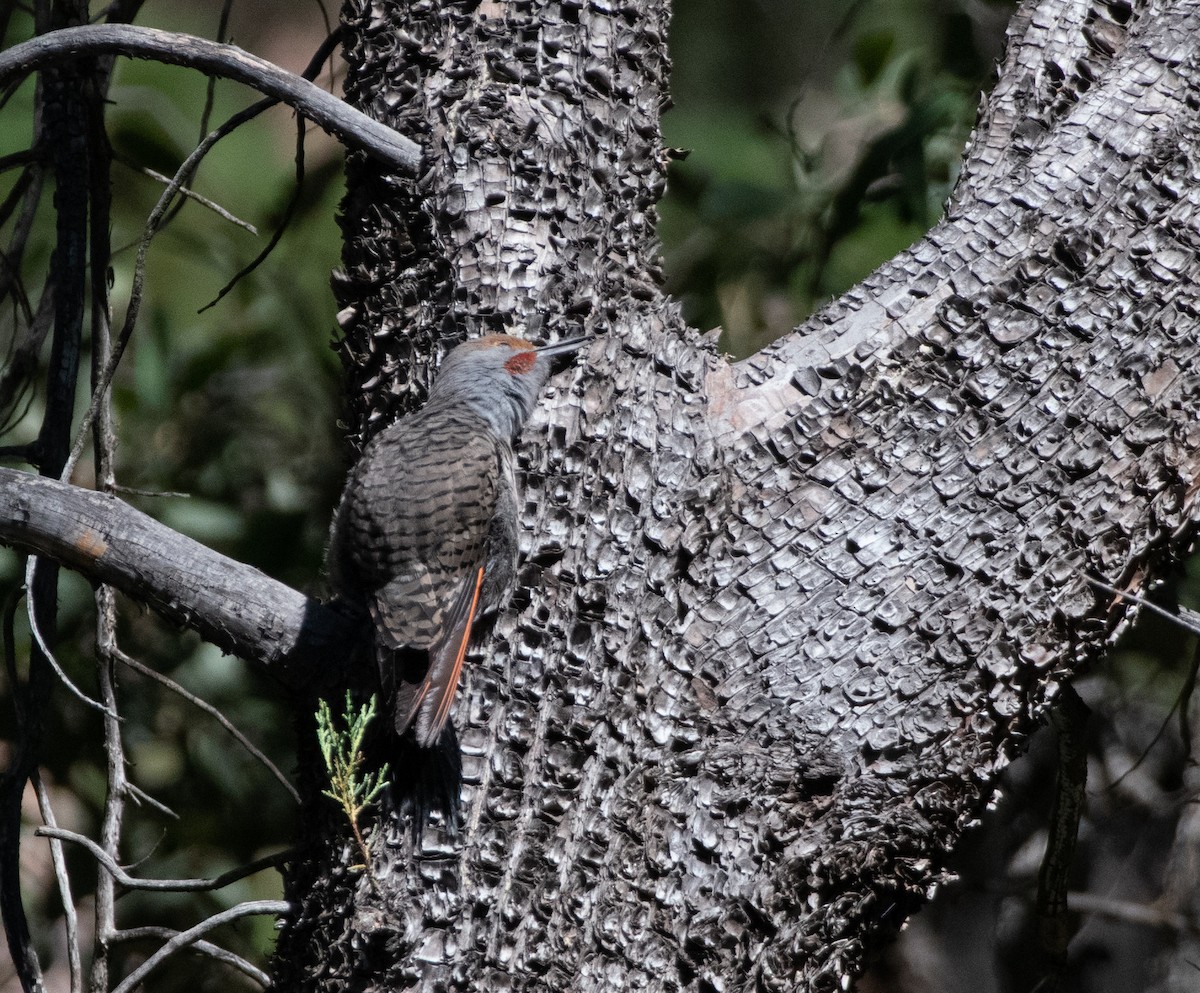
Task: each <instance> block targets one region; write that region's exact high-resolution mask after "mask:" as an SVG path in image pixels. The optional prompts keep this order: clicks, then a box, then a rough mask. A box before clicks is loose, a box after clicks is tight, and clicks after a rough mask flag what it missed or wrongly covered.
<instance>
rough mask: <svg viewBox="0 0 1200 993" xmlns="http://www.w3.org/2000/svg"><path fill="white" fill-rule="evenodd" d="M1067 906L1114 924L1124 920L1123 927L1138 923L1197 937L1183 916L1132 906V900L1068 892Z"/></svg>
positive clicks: (1199, 928)
mask: <svg viewBox="0 0 1200 993" xmlns="http://www.w3.org/2000/svg"><path fill="white" fill-rule="evenodd" d="M1067 906H1069V907H1070V908H1071V910H1073V911H1074V912H1075V913H1077V914H1092V915H1093V916H1096V917H1107V918H1108V919H1109V920H1113V921H1124V922H1125V923H1126V924H1140V925H1142V926H1144V927H1152V928H1158V929H1160V930H1163V931H1173V932H1174V933H1175V934H1178V935H1185V934H1189V935H1192V936H1194V937H1200V924H1197V922H1196V921H1193V920H1191V919H1190V918H1189V917H1188V916H1187V915H1186V914H1181V913H1179V912H1177V911H1174V910H1170V909H1169V908H1165V907H1159V906H1155V905H1152V904H1144V903H1134V902H1133V901H1131V900H1116V899H1114V898H1112V897H1107V896H1100V895H1099V894H1096V893H1071V894H1069V895H1068V896H1067Z"/></svg>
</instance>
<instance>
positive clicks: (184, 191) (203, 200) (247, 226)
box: [113, 155, 258, 236]
mask: <svg viewBox="0 0 1200 993" xmlns="http://www.w3.org/2000/svg"><path fill="white" fill-rule="evenodd" d="M113 157H114V158H115V159H116V161H118V162H120V163H121V165H123V166H125V168H127V169H132V170H133V171H134V172H140V173H141V174H142V175H143V176H147V177H149V178H150V179H153V180H154V181H155V182H157V183H163V184H167V183H170V182H171V177H170V176H164V175H163V174H162V173H161V172H159V171H157V170H156V169H151V168H150V167H149V166H145V165H138V163H136V162H134V161H132V160H131V159H129V158H127V157H126V156H124V155H114V156H113ZM179 194H180V196H183V197H186V198H187V199H189V200H194V201H195V202H196V203H198V204H200V206H201V207H207V208H208V209H209V210H211V211H212V212H213V213H214V214H216V215H217V216H218V217H221V218H224V219H225V220H227V221H229V223H230V224H236V225H237V226H238V227H239V228H242V229H243V230H245V231H249V232H250V233H251V234H252V235H255V236H257V235H258V228H256V227H255V226H254V225H253V224H251V223H250V222H249V221H243V220H242V219H241V218H240V217H238V216H237V215H236V214H233V213H231V212H230V211H228V210H226V209H225V208H224V207H222V206H221V205H220V204H219V203H217V202H216V201H215V200H210V199H209V198H208V197H206V196H204V194H202V193H197V192H196V191H195V190H193V189H191V188H190V187H188V186H180V187H179Z"/></svg>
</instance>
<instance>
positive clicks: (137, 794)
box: [124, 780, 179, 821]
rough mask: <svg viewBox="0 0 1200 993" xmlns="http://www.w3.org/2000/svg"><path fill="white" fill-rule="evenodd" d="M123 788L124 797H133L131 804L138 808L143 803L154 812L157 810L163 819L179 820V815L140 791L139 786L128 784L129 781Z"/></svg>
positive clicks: (127, 781)
mask: <svg viewBox="0 0 1200 993" xmlns="http://www.w3.org/2000/svg"><path fill="white" fill-rule="evenodd" d="M124 788H125V793H126V795H127V796H131V797H133V802H134V803H136V804H138V805H139V806H140V805H141V804H143V803H144V804H146V806H148V807H151V808H153V809H154V810H157V811H158V812H159V813H160V814H162V815H163V816H164V817H169V818H171V820H173V821H177V820H179V815H178V814H177V813H175V811H173V810H172V809H171V808H170V807H168V806H167V805H166V804H165V803H163V802H162V801H161V800H156V799H155V798H154V797H152V796H151V795H150V794H149V793H147V792H146V791H145V790H144V789H142V788H141V787H140V786H138V785H137V783H131V782H129V780H126V781H125V787H124Z"/></svg>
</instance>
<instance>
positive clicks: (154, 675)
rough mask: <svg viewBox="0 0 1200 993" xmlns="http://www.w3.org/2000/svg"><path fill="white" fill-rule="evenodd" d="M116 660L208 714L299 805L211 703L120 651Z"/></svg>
mask: <svg viewBox="0 0 1200 993" xmlns="http://www.w3.org/2000/svg"><path fill="white" fill-rule="evenodd" d="M117 658H118V659H119V660H120V661H121V662H123V663H124V664H125V665H127V666H128V667H129V668H130V669H133V670H134V671H135V672H140V673H141V674H142V675H143V676H147V677H149V678H150V679H153V680H156V681H157V682H159V683H161V684H162V685H163V686H165V687H167V689H169V690H170V691H171V692H172V693H177V694H178V695H179V696H181V697H183V699H185V700H186V701H187V702H188V703H190V704H192V705H193V706H195V707H199V708H200V709H201V710H203V711H204V712H205V713H206V714H208V715H209V716H210V717H212V718H213V720H215V721H216V722H217V723H218V724H220V725H221V727H223V728H224V729H225V730H226V731H228V732H229V733H230V734H231V735H233V737H234V738H235V739H236V740H237V742H238V744H240V745H241V746H242V747H243V748H244V749H246V751H248V752H249V753H250V754H251V755H253V756H254V757H255V758H256V759H258V761H259V762H261V763H262V764H263V765H264V766H266V768H267V771H268V772H270V773H271V775H272V776H274V777H275V778H276V779H278V780H279V782H281V783H282V784H283V788H284V789H286V790H287V791H288V792H289V793H290V794H291V795H292V798H293V799H294V800H295V801H296V803H297V804H298V803H300V794H299V792H297V790H296V787H294V786H293V785H292V784H291V783H290V782H289V781H288V778H287V776H285V775H284V774H283V773H282V772H281V771H280V770H279V767H278V766H276V765H275V763H274V762H272V761H271V760H270V759H269V758H267V756H266V755H265V754H263V752H262V751H261V750H260V749H259V748H258V747H257V746H256V745H255V744H254V742H252V741H251V740H250V739H249V738H247V737H246V736H245V735H244V734H243V733H242V732H241V731H240V730H238V728H237V727H236V726H235V725H234V724H233V722H232V721H230V720H229V718H228V717H226V716H225V715H224V714H222V713H221V711H219V710H218V709H217V708H216V707H214V706H213V705H212V704H211V703H209V702H208V701H207V700H202V699H200V697H198V696H196V695H195V694H194V693H191V692H190V691H188V690H186V689H184V688H183V687H182V686H180V685H179V684H178V683H177V682H175V680H173V679H172V678H171V677H170V676H164V675H163V674H162V673H161V672H157V671H156V670H154V669H151V668H150V667H149V666H148V665H144V664H143V663H141V662H139V661H138V660H137V659H135V658H131V657H130V656H128V655H126V654H125V653H124V652H122V651H119V650H118V652H117Z"/></svg>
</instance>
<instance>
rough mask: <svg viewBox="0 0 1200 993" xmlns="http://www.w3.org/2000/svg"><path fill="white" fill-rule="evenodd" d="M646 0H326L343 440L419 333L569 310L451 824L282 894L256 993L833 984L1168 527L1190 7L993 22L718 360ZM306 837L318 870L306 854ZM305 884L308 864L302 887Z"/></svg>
mask: <svg viewBox="0 0 1200 993" xmlns="http://www.w3.org/2000/svg"><path fill="white" fill-rule="evenodd" d="M666 19H667V11H666V9H665V5H663V4H650V3H641V4H636V5H627V6H624V7H615V8H605V7H600V6H596V5H581V4H578V3H575V2H564V3H546V4H533V3H512V4H504V5H497V4H491V3H484V4H481V5H479V6H478V7H470V8H462V7H458V6H456V5H445V6H444V7H443V6H442V5H440V4H438V3H434V2H428V3H417V4H403V5H395V6H394V7H389V8H387V9H386V10H382V11H381V9H380V8H379V7H378V5H365V4H362V5H359V4H355V3H351V4H349V5H348V6H347V9H346V14H345V21H346V24H347V25H348V27H349V29H350V32H351V41H350V42H349V44H348V46H347V58H348V60H349V62H350V65H351V75H350V79H349V81H348V84H347V96H348V99H350V100H351V101H352V102H354V103H356V104H358V105H359V106H361V107H363V109H366V110H368V111H369V112H370V113H371V114H373V115H375V116H378V117H380V118H381V119H383V120H385V121H387V122H389V123H391V124H392V125H393V126H395V127H396V128H397V129H398V130H400V131H401V132H403V133H405V134H410V135H413V136H420V138H421V140H422V141H423V143H424V146H425V152H426V167H425V170H424V173H423V176H422V178H421V180H420V181H419V182H418V183H417V184H416V185H415V186H413V187H407V186H401V185H398V184H393V183H391V182H390V181H389V180H387V178H386V177H384V176H381V175H380V174H379V172H378V170H377V169H376V167H374V166H373V165H372V164H371V163H369V162H366V161H359V162H357V163H356V164H355V165H354V167H353V168H352V169H351V173H350V178H351V186H350V192H349V194H348V197H347V201H346V205H345V212H344V219H343V228H344V230H345V232H346V235H347V246H346V253H345V259H346V269H345V272H344V274H343V275H342V276H340V277H339V279H338V280H337V289H338V292H339V295H340V298H341V300H342V302H343V304H344V306H345V310H344V311H343V315H342V316H343V330H344V334H345V338H344V341H343V354H344V356H345V357H346V359H347V366H348V368H349V370H350V375H351V379H352V382H353V384H354V391H353V394H352V397H351V406H352V411H353V424H354V427H355V430H356V432H357V435H358V437H359V439H360V440H361V439H362V438H363V437H365V436H367V435H368V434H369V433H370V431H371V430H372V426H373V425H374V424H375V423H378V422H380V421H382V420H384V419H386V418H388V417H390V415H392V414H393V413H394V412H395V410H397V409H403V408H407V407H408V406H410V405H411V404H413V403H414V402H416V400H418V399H419V397H420V396H421V395H422V393H423V390H424V388H425V386H426V385H427V383H428V378H429V375H430V370H431V369H432V367H433V363H432V361H431V359H432V355H433V353H434V351H435V349H434V343H435V342H436V343H438V344H439V346H444V345H445V344H447V343H449V342H453V341H456V340H459V339H461V338H463V337H466V336H470V335H474V334H479V333H483V332H486V331H498V330H503V331H509V332H514V333H518V334H527V335H530V336H543V335H546V334H550V333H552V334H555V335H562V334H568V333H574V332H576V331H578V330H581V329H582V330H585V331H589V332H592V333H594V334H596V335H597V336H598V338H599V340H598V341H597V342H596V343H595V344H594V345H593V346H592V348H591V350H590V352H589V354H588V355H587V357H586V358H585V359H584V360H583V362H582V363H581V368H580V369H578V370H577V371H576V372H574V373H572V374H569V375H566V376H564V377H562V378H561V379H560V380H559V381H558V383H557V388H556V390H555V392H554V393H553V394H552V395H551V396H550V398H549V399H548V400H547V402H546V403H545V404H544V406H543V408H542V409H541V411H540V413H539V415H538V416H537V417H536V418H535V422H534V423H533V424H532V425H531V426H530V428H529V429H528V430H527V432H526V435H525V438H524V441H523V448H522V453H523V469H524V478H525V487H526V493H527V497H526V514H525V519H524V521H523V523H524V527H525V537H526V539H527V542H528V549H527V559H526V566H525V571H524V573H523V578H524V581H525V586H526V587H527V589H528V592H527V593H526V594H524V595H523V596H520V597H519V598H518V600H517V603H516V604H515V606H514V608H513V609H512V610H511V611H509V613H508V614H506V615H505V616H504V617H503V618H502V619H501V621H500V623H499V625H498V627H497V630H496V632H495V634H494V637H493V638H492V640H491V641H490V642H489V643H488V644H487V645H486V647H485V649H484V650H483V651H482V652H481V653H480V657H478V658H475V659H473V665H472V668H471V670H470V672H469V674H468V676H467V680H466V686H465V688H464V691H463V693H462V697H461V702H460V704H459V706H458V708H457V715H456V722H457V724H458V726H459V728H460V734H461V737H462V740H463V746H464V753H465V757H466V768H467V787H466V791H465V809H466V823H467V827H466V831H465V836H464V837H463V838H462V839H461V841H460V842H457V843H454V844H450V843H442V842H441V841H440V840H439V839H436V838H435V839H433V840H432V841H431V842H430V843H429V844H428V845H427V848H426V850H425V851H424V852H418V853H410V851H409V849H408V847H407V845H406V843H405V841H404V840H403V839H398V838H396V837H395V836H393V835H391V834H388V835H387V836H386V843H384V842H383V841H382V840H381V842H380V843H379V845H378V848H377V852H376V856H375V858H376V871H377V875H378V877H379V879H380V880H381V883H382V890H383V892H382V893H381V894H379V895H377V894H375V893H374V892H373V891H372V889H371V888H370V886H369V885H368V883H367V881H366V880H364V879H355V878H352V877H349V876H347V875H346V874H343V875H342V877H341V878H340V879H339V880H337V884H334V882H333V880H334V877H335V873H333V872H331V871H330V866H331V865H338V864H339V862H342V861H344V860H345V858H346V855H345V854H344V853H345V847H344V831H342V832H341V833H340V834H338V835H337V836H336V837H316V838H313V839H311V841H312V844H313V845H314V848H313V854H312V861H311V862H310V863H309V864H308V865H307V866H301V867H299V868H297V869H296V870H295V873H294V875H293V877H292V882H293V888H292V894H293V897H294V898H296V899H298V900H300V901H301V903H302V911H301V913H300V916H299V917H298V919H297V920H296V921H294V922H292V923H291V924H290V925H289V927H288V928H287V929H286V930H285V932H284V934H283V936H282V937H281V942H280V952H279V959H278V969H279V971H278V977H279V978H278V988H279V989H317V988H320V989H322V990H332V989H374V988H379V989H397V988H407V987H410V986H416V987H419V988H421V989H428V990H433V989H472V988H478V989H492V988H506V989H522V990H524V989H555V990H565V989H572V990H583V989H613V990H615V989H637V988H645V989H661V990H674V989H697V990H701V989H734V988H737V989H742V988H769V989H792V988H821V989H824V988H834V987H835V986H837V985H838V984H839V983H842V982H845V981H846V980H847V979H848V978H849V977H851V976H853V975H854V974H855V973H856V972H857V971H858V970H859V969H860V968H861V966H862V964H863V961H864V959H865V957H866V955H867V953H868V952H869V951H871V950H872V949H873V948H875V947H878V945H879V944H880V942H881V941H882V940H883V939H885V938H886V937H887V936H890V935H892V934H894V933H895V931H896V930H897V928H898V927H899V926H900V925H901V924H902V923H903V921H904V919H905V916H906V914H907V913H908V911H910V910H911V909H913V908H914V907H916V906H917V905H918V904H919V903H920V902H921V901H922V900H923V899H924V898H926V896H927V895H928V894H929V893H930V891H931V890H932V888H933V887H934V885H935V884H936V882H937V881H938V880H939V878H940V873H941V869H942V864H943V862H944V858H945V855H946V853H947V852H948V851H949V849H950V848H951V846H952V845H953V843H954V841H955V839H956V838H957V837H958V835H959V833H960V832H961V830H962V829H963V828H964V827H966V826H967V825H969V824H970V823H972V821H973V820H974V819H975V817H976V815H977V813H978V812H979V810H980V808H981V805H982V804H983V803H984V802H985V801H986V800H987V798H988V796H989V795H990V783H991V782H992V781H993V778H994V776H995V774H996V773H997V772H998V771H999V769H1001V768H1002V767H1003V766H1004V765H1005V764H1006V762H1007V761H1008V760H1009V758H1010V756H1011V755H1012V754H1013V752H1014V750H1015V749H1016V748H1017V747H1019V745H1020V743H1021V740H1022V735H1023V733H1024V732H1025V731H1027V730H1028V729H1029V728H1030V727H1031V726H1032V725H1033V724H1034V723H1035V722H1036V721H1037V719H1038V718H1039V716H1040V714H1041V713H1042V712H1043V710H1044V708H1045V707H1046V705H1047V702H1048V701H1049V700H1050V699H1052V697H1053V695H1054V691H1055V688H1056V686H1057V685H1058V682H1059V681H1060V680H1061V679H1062V678H1064V677H1065V676H1067V675H1068V674H1069V673H1071V672H1073V671H1076V670H1078V669H1079V668H1080V667H1081V666H1084V665H1086V664H1088V663H1089V662H1091V661H1094V660H1095V659H1097V658H1099V657H1100V655H1101V654H1102V653H1103V651H1104V650H1105V648H1106V646H1107V644H1108V643H1109V640H1110V639H1111V636H1112V634H1113V632H1114V630H1115V627H1116V625H1117V624H1118V622H1119V620H1120V618H1121V616H1122V611H1121V610H1120V609H1119V607H1118V606H1115V605H1114V604H1113V603H1112V602H1111V598H1110V597H1108V596H1106V595H1104V594H1102V593H1100V592H1098V591H1097V590H1095V589H1094V588H1093V587H1091V586H1090V585H1089V583H1088V575H1089V573H1090V574H1094V575H1096V576H1097V577H1100V578H1103V579H1106V580H1107V581H1109V582H1111V583H1115V584H1118V585H1121V586H1126V585H1128V586H1131V587H1134V588H1139V587H1141V586H1144V584H1145V583H1146V581H1147V580H1148V579H1149V578H1150V577H1152V576H1153V575H1155V574H1156V571H1157V570H1161V569H1162V568H1163V567H1164V566H1165V565H1166V564H1168V563H1169V562H1170V561H1171V560H1172V556H1173V555H1174V554H1175V553H1177V552H1178V551H1179V550H1180V549H1181V548H1182V547H1183V545H1184V543H1185V540H1186V538H1187V536H1188V534H1189V533H1190V517H1191V515H1192V509H1193V507H1194V504H1195V496H1194V488H1195V480H1196V476H1197V473H1196V460H1195V457H1194V456H1192V455H1189V453H1192V452H1195V451H1196V450H1197V448H1198V444H1197V443H1198V442H1200V429H1198V428H1197V427H1196V426H1195V424H1196V414H1197V390H1198V388H1200V382H1198V381H1197V379H1196V376H1195V374H1194V373H1193V372H1192V371H1191V370H1192V369H1193V366H1194V357H1195V355H1196V348H1197V346H1196V335H1195V324H1196V321H1195V317H1196V313H1197V308H1196V300H1195V298H1196V291H1195V290H1194V285H1195V282H1196V280H1195V278H1194V276H1195V274H1196V270H1197V264H1196V261H1195V258H1194V255H1193V246H1194V245H1195V244H1196V241H1197V238H1198V234H1197V228H1196V223H1195V220H1194V216H1195V206H1194V204H1195V201H1196V199H1197V198H1196V196H1195V194H1194V193H1193V192H1192V191H1191V190H1190V187H1191V186H1192V185H1194V176H1195V170H1196V165H1195V158H1194V152H1193V147H1194V142H1195V140H1196V130H1197V112H1196V107H1197V106H1200V102H1198V101H1197V88H1196V79H1195V74H1196V69H1197V58H1196V46H1195V44H1194V39H1195V38H1196V37H1197V34H1196V31H1197V30H1198V29H1200V12H1198V11H1197V7H1196V5H1195V4H1189V3H1174V4H1163V5H1156V6H1155V7H1153V8H1149V9H1143V8H1141V7H1138V8H1137V9H1133V8H1131V7H1130V6H1129V5H1127V4H1122V3H1112V4H1096V5H1094V6H1091V7H1089V6H1088V5H1083V4H1064V3H1052V2H1043V3H1040V4H1035V3H1029V4H1026V5H1025V7H1024V8H1023V9H1022V10H1021V12H1020V13H1019V14H1018V16H1017V17H1016V18H1015V19H1014V21H1013V24H1012V27H1011V29H1010V42H1009V49H1008V53H1007V57H1006V59H1005V61H1004V64H1003V67H1002V70H1001V80H1000V84H999V86H998V87H997V88H996V91H995V92H994V94H993V95H992V97H991V99H990V101H989V103H988V104H987V106H986V107H985V109H984V112H983V115H982V118H981V121H980V124H979V127H978V128H977V130H976V133H975V135H974V137H973V140H972V143H971V147H970V149H969V152H968V155H967V160H966V163H965V165H964V169H963V174H962V178H961V180H960V183H959V185H958V188H957V190H956V192H955V195H954V198H953V200H952V202H951V204H950V207H949V210H948V214H947V217H946V219H945V220H944V221H943V222H942V223H941V224H939V225H938V226H937V228H935V229H934V230H933V231H932V232H931V233H930V234H929V235H928V236H927V237H926V238H925V239H923V240H922V241H921V242H919V243H917V244H916V245H914V246H913V247H912V248H911V249H910V250H909V251H907V252H905V253H904V254H903V255H901V256H900V257H899V258H897V259H896V260H894V261H893V262H892V263H890V264H888V265H887V266H885V267H883V269H881V270H880V271H879V272H878V273H876V274H875V275H874V276H872V277H871V278H870V279H868V280H867V281H866V282H865V283H864V284H863V285H861V286H859V287H857V288H856V289H854V290H853V291H851V292H850V293H849V294H847V295H846V296H845V297H844V298H843V299H841V300H839V301H837V302H835V303H834V304H833V305H831V306H830V307H828V308H827V309H826V310H825V311H824V312H822V313H821V314H820V315H818V316H817V317H815V318H814V319H812V320H811V321H809V322H808V323H807V324H806V325H805V326H804V327H802V328H800V329H799V330H798V331H797V333H796V334H794V335H792V336H790V337H789V338H787V339H785V340H783V341H780V342H778V343H777V344H776V345H774V346H772V347H771V348H769V349H768V350H766V351H765V352H763V353H762V354H760V355H757V356H754V357H753V358H751V359H749V360H747V361H745V362H742V363H738V364H734V365H730V364H728V363H727V362H726V361H725V360H724V359H723V358H721V357H720V356H719V355H718V354H717V352H716V349H715V346H714V344H713V342H712V340H711V339H704V338H701V337H699V336H698V335H696V334H695V333H694V332H692V331H690V330H689V329H687V328H685V327H684V326H683V324H682V322H681V320H680V317H679V314H678V311H677V310H676V308H675V307H674V306H673V305H672V304H671V302H670V301H668V300H666V299H664V298H663V297H662V296H661V294H660V293H659V291H658V289H657V287H656V281H657V271H656V264H657V262H656V244H655V240H654V227H653V225H654V216H655V215H654V203H655V201H656V199H657V197H658V195H659V192H660V189H661V185H662V176H663V168H662V167H663V161H664V150H663V148H662V145H661V140H660V136H659V129H658V112H659V108H660V107H661V106H662V104H663V103H664V102H665V97H666V92H665V73H666V66H667V62H666V56H665V25H666ZM339 846H340V847H339ZM322 881H323V883H324V884H323V885H322V884H321V883H322Z"/></svg>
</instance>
